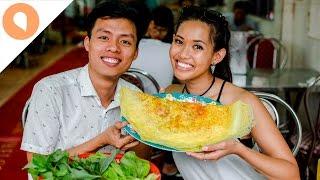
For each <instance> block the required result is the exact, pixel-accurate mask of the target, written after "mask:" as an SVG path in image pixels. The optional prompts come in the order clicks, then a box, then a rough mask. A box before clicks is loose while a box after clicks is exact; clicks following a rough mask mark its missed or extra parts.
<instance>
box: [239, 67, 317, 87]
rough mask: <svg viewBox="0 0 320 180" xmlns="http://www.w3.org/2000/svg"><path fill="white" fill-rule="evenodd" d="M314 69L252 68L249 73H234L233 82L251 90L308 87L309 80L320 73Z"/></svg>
mask: <svg viewBox="0 0 320 180" xmlns="http://www.w3.org/2000/svg"><path fill="white" fill-rule="evenodd" d="M319 74H320V72H318V71H316V70H312V69H305V68H299V69H282V70H279V69H277V70H269V69H250V70H249V71H248V72H247V74H234V75H233V83H234V84H235V85H237V86H239V87H243V88H245V89H249V90H259V91H264V90H269V89H273V90H283V89H306V87H307V86H308V84H307V81H308V80H310V79H311V78H313V77H316V76H317V75H319Z"/></svg>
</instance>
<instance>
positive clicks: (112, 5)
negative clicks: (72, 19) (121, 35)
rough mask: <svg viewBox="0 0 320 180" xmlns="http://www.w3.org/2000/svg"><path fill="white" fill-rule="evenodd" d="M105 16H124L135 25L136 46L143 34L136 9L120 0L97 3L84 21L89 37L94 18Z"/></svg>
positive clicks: (112, 17) (113, 17)
mask: <svg viewBox="0 0 320 180" xmlns="http://www.w3.org/2000/svg"><path fill="white" fill-rule="evenodd" d="M106 16H108V17H110V18H111V19H116V18H125V19H128V20H129V21H131V22H132V23H133V24H134V25H135V27H136V31H137V44H136V46H137V47H138V44H139V41H140V39H141V38H142V36H143V34H144V32H143V29H142V27H141V22H142V21H141V17H139V15H138V12H137V10H136V9H134V8H132V7H131V6H129V5H128V4H126V3H124V2H121V1H114V0H109V1H103V2H101V3H99V4H98V5H97V6H96V7H95V8H93V10H92V11H91V13H90V14H89V15H88V17H87V21H86V27H87V28H86V30H87V33H88V36H89V37H91V32H92V29H93V27H94V25H95V23H96V20H97V19H99V18H102V17H106Z"/></svg>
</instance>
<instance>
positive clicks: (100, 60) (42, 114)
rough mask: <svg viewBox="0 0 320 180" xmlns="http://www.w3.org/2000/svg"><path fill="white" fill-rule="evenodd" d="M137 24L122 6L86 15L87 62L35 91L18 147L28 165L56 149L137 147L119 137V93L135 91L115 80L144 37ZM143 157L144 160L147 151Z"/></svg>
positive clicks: (53, 77) (104, 5) (102, 6)
mask: <svg viewBox="0 0 320 180" xmlns="http://www.w3.org/2000/svg"><path fill="white" fill-rule="evenodd" d="M138 19H139V16H138V15H137V12H136V11H135V10H133V9H132V8H130V7H129V6H127V5H126V4H124V3H120V2H119V3H116V2H106V3H102V4H100V5H98V6H97V7H95V8H94V9H93V10H92V12H91V13H90V14H89V15H88V19H87V20H88V22H87V26H88V27H87V33H88V35H87V36H86V37H85V39H84V46H85V49H86V50H87V51H88V59H89V63H88V64H87V65H86V66H84V67H81V68H77V69H73V70H69V71H66V72H62V73H59V74H55V75H51V76H49V77H46V78H43V79H42V80H40V81H39V82H37V84H36V85H35V86H34V88H33V92H32V96H31V98H30V106H29V109H28V115H27V119H26V122H25V127H24V132H23V139H22V143H21V150H24V151H26V152H27V159H28V161H30V160H31V158H32V155H33V154H34V153H37V154H49V153H52V152H53V151H55V150H57V149H62V150H66V151H68V152H69V155H70V156H75V155H78V154H82V153H87V152H94V151H97V150H101V151H104V152H110V151H111V150H113V149H115V148H119V149H121V150H124V151H125V150H127V149H129V148H132V147H134V146H137V145H138V142H137V141H134V139H133V138H132V137H131V136H129V135H122V134H121V128H122V127H124V126H125V125H126V123H121V122H119V119H120V106H119V90H120V89H121V87H129V88H133V89H138V88H137V87H135V86H134V85H132V84H130V83H128V82H126V81H124V80H122V79H119V77H120V76H121V74H123V73H124V72H126V71H127V69H128V68H129V67H130V65H131V63H132V61H133V60H134V59H135V58H136V57H137V54H138V51H137V47H138V43H139V40H140V39H141V37H142V35H143V31H141V29H140V28H139V26H138V25H137V22H138V21H139V20H138ZM140 145H142V144H140ZM138 155H139V154H138ZM142 155H144V157H143V158H147V156H146V155H147V153H146V151H144V152H143V154H140V157H141V156H142Z"/></svg>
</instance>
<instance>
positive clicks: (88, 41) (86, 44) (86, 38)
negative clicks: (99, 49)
mask: <svg viewBox="0 0 320 180" xmlns="http://www.w3.org/2000/svg"><path fill="white" fill-rule="evenodd" d="M89 44H90V38H89V36H86V37H85V38H84V42H83V45H84V47H85V49H86V51H88V52H89Z"/></svg>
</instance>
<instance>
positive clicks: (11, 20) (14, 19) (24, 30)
mask: <svg viewBox="0 0 320 180" xmlns="http://www.w3.org/2000/svg"><path fill="white" fill-rule="evenodd" d="M3 27H4V30H5V31H6V32H7V33H8V35H9V36H11V37H13V38H15V39H18V40H23V39H27V38H29V37H31V36H32V35H33V34H34V33H35V32H36V31H37V29H38V27H39V16H38V13H37V11H36V10H35V9H34V8H33V7H32V6H30V5H28V4H24V3H17V4H14V5H12V6H10V7H9V8H8V9H7V10H6V11H5V13H4V16H3Z"/></svg>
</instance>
